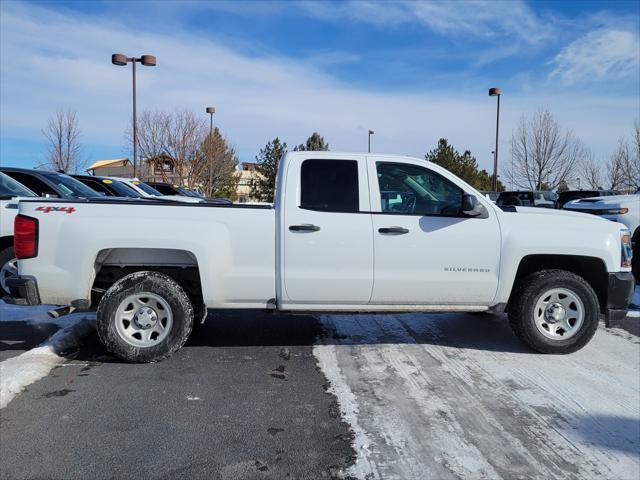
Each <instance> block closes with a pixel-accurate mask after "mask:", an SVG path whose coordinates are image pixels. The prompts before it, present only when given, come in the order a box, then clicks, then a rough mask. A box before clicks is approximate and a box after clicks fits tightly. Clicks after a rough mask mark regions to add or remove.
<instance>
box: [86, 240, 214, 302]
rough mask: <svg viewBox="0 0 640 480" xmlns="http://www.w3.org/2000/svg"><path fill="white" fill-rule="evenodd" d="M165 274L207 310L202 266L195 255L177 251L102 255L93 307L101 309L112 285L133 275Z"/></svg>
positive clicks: (125, 250)
mask: <svg viewBox="0 0 640 480" xmlns="http://www.w3.org/2000/svg"><path fill="white" fill-rule="evenodd" d="M145 270H148V271H154V272H161V273H164V274H166V275H168V276H169V277H171V278H172V279H174V280H175V281H176V282H177V283H178V284H179V285H180V286H181V287H182V288H183V289H184V290H185V292H186V293H187V295H188V296H189V299H190V300H191V302H192V303H193V305H194V308H197V306H203V307H204V300H203V295H202V282H201V277H200V266H199V264H198V260H197V257H196V255H195V254H194V253H193V252H190V251H188V250H182V249H174V248H137V247H136V248H109V249H103V250H101V251H99V252H98V254H97V256H96V260H95V264H94V279H93V282H92V286H91V304H92V306H94V307H95V306H97V305H98V303H99V302H100V299H101V298H102V295H103V294H104V292H105V291H106V290H108V289H109V287H110V286H111V285H113V284H114V283H115V282H117V281H118V280H119V279H121V278H123V277H125V276H126V275H129V274H131V273H135V272H140V271H145Z"/></svg>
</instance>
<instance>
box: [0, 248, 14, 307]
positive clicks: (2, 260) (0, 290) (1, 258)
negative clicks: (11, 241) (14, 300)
mask: <svg viewBox="0 0 640 480" xmlns="http://www.w3.org/2000/svg"><path fill="white" fill-rule="evenodd" d="M15 258H16V254H15V253H14V252H13V245H12V246H10V247H7V248H5V249H4V250H2V251H0V270H1V269H2V267H4V266H5V264H7V263H8V262H10V261H11V260H14V259H15ZM5 295H9V290H8V289H6V288H4V287H3V286H2V284H0V298H2V297H4V296H5Z"/></svg>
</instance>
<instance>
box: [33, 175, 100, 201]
mask: <svg viewBox="0 0 640 480" xmlns="http://www.w3.org/2000/svg"><path fill="white" fill-rule="evenodd" d="M44 175H45V176H46V177H47V178H48V179H49V180H50V181H52V182H53V183H55V184H56V186H57V187H58V189H60V190H61V191H62V192H63V193H64V194H65V196H67V197H72V198H101V197H102V195H100V194H99V193H98V192H96V191H95V190H93V189H91V188H89V187H87V186H86V185H85V184H84V183H82V182H80V181H78V180H76V179H75V178H71V177H70V176H68V175H64V174H62V173H45V174H44Z"/></svg>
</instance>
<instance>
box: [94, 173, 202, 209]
mask: <svg viewBox="0 0 640 480" xmlns="http://www.w3.org/2000/svg"><path fill="white" fill-rule="evenodd" d="M105 178H108V179H110V180H118V181H120V182H122V183H124V184H125V185H126V186H128V187H130V188H132V189H133V190H135V191H136V192H137V193H138V194H139V195H140V196H141V197H142V198H151V199H157V200H172V201H174V202H185V203H202V202H204V199H203V198H199V197H198V198H195V197H186V196H184V195H164V194H162V193H160V192H159V191H158V190H156V189H155V188H153V187H152V186H150V185H147V184H146V183H145V182H141V181H140V180H138V179H137V178H121V177H105Z"/></svg>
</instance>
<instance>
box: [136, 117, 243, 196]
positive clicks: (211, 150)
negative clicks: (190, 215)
mask: <svg viewBox="0 0 640 480" xmlns="http://www.w3.org/2000/svg"><path fill="white" fill-rule="evenodd" d="M127 137H128V139H129V140H131V132H130V130H128V131H127ZM138 151H139V152H140V158H142V159H144V161H146V163H147V165H149V167H150V168H151V169H153V170H154V171H157V172H160V174H161V176H162V177H163V179H164V180H167V175H166V174H165V172H164V170H163V168H162V167H161V165H160V163H161V162H164V161H169V162H171V164H172V166H173V172H172V173H173V178H174V180H175V181H176V182H177V183H180V184H181V185H186V186H187V187H188V188H194V187H195V186H205V189H206V192H207V193H208V194H209V195H224V196H233V195H234V194H235V183H234V182H235V181H236V179H235V168H236V165H237V164H238V160H237V158H236V155H235V152H234V150H233V149H232V148H231V147H229V145H228V144H227V141H226V139H225V138H224V137H223V136H222V135H221V134H220V131H219V130H218V129H217V128H216V129H214V130H213V131H212V132H210V131H209V128H208V126H207V125H206V122H205V121H204V119H201V118H200V117H198V116H196V115H195V114H194V113H193V112H190V111H188V110H177V111H174V112H161V111H145V112H143V114H142V115H141V116H140V118H139V120H138ZM236 183H237V182H236Z"/></svg>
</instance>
